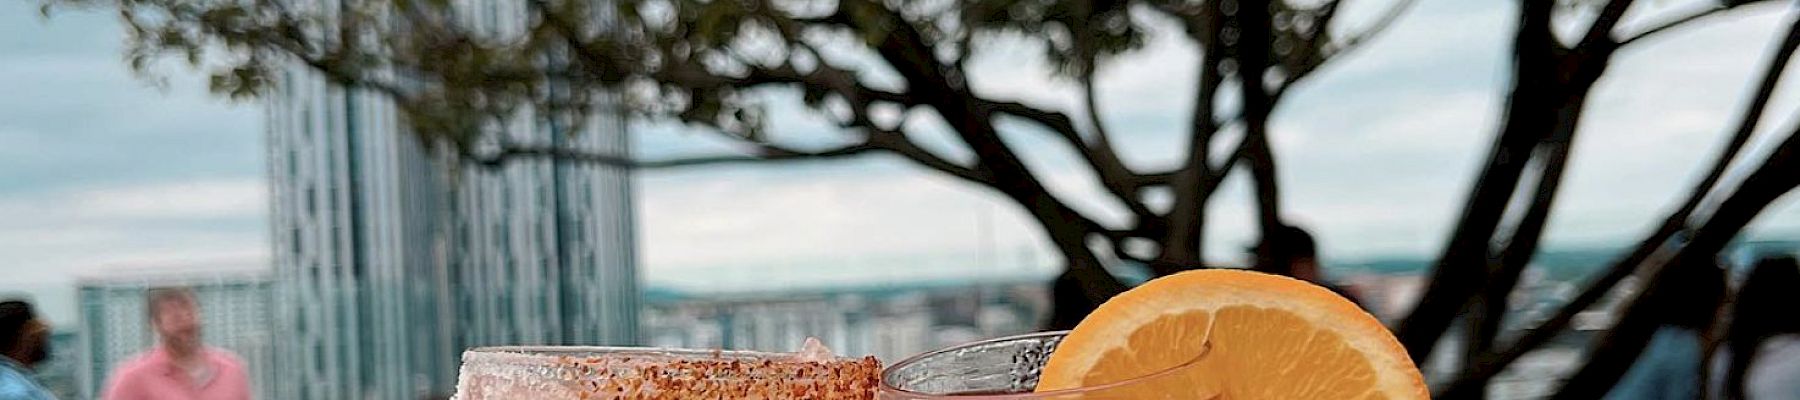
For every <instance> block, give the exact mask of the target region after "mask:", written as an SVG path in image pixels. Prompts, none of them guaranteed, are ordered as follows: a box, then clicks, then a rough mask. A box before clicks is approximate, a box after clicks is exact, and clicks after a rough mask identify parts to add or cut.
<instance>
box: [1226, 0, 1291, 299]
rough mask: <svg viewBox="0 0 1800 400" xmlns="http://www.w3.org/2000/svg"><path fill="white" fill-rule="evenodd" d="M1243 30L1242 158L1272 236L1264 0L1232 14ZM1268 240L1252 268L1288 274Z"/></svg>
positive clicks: (1276, 202) (1273, 188)
mask: <svg viewBox="0 0 1800 400" xmlns="http://www.w3.org/2000/svg"><path fill="white" fill-rule="evenodd" d="M1236 21H1237V23H1238V24H1237V25H1238V30H1239V31H1241V32H1243V35H1242V36H1243V39H1239V40H1238V43H1239V47H1238V49H1237V58H1238V65H1239V66H1240V67H1242V71H1239V73H1238V88H1239V89H1240V90H1242V92H1243V99H1244V140H1246V141H1247V142H1246V144H1247V146H1249V147H1247V148H1246V150H1247V151H1245V154H1244V161H1249V162H1250V177H1251V181H1252V182H1253V184H1254V186H1255V188H1256V221H1257V227H1258V230H1259V231H1260V232H1262V240H1263V241H1265V242H1266V241H1270V240H1273V239H1274V236H1273V233H1274V232H1276V230H1277V229H1279V228H1281V226H1282V225H1283V224H1282V222H1281V191H1280V187H1279V186H1277V183H1276V175H1275V155H1274V151H1272V150H1271V149H1270V146H1269V112H1270V108H1271V107H1273V106H1274V102H1273V101H1272V100H1271V99H1270V97H1269V90H1268V87H1267V86H1265V85H1264V83H1263V80H1264V78H1265V77H1266V76H1268V75H1269V68H1270V63H1269V42H1270V41H1271V39H1272V37H1273V30H1272V28H1271V26H1270V23H1271V21H1270V15H1269V2H1268V1H1245V2H1244V6H1243V7H1239V10H1238V15H1237V18H1236ZM1277 247H1278V246H1275V245H1274V244H1273V243H1262V245H1260V246H1257V254H1256V255H1257V257H1256V258H1257V260H1258V262H1257V265H1256V268H1257V269H1259V270H1263V271H1265V272H1273V273H1282V274H1291V273H1292V271H1287V270H1286V269H1287V267H1288V266H1289V263H1288V262H1287V261H1288V260H1274V259H1273V258H1274V257H1273V254H1271V253H1270V252H1271V251H1272V250H1274V249H1275V248H1277Z"/></svg>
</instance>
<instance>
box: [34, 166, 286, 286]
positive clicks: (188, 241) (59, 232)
mask: <svg viewBox="0 0 1800 400" xmlns="http://www.w3.org/2000/svg"><path fill="white" fill-rule="evenodd" d="M264 193H265V191H264V190H263V183H262V182H260V181H257V180H216V181H191V182H172V183H163V184H144V185H137V186H123V187H108V186H94V187H82V188H73V189H64V190H53V191H47V192H38V193H24V194H14V195H11V197H9V198H5V199H0V220H4V221H7V223H6V224H5V225H0V254H7V255H8V258H9V260H10V262H12V263H14V264H13V265H16V266H18V267H20V268H19V269H18V270H17V271H13V272H9V279H15V280H18V281H21V282H33V281H47V282H66V281H67V280H68V279H70V278H72V277H74V276H76V275H80V274H81V273H83V271H89V272H91V271H101V270H106V269H107V268H112V267H116V266H132V265H144V264H146V263H147V264H159V263H162V264H168V263H178V262H183V261H184V260H190V261H191V260H208V259H253V260H263V259H266V256H267V252H268V250H267V248H268V243H267V239H266V236H265V234H264V231H265V228H264V225H263V224H264V222H263V221H264V220H265V219H266V218H267V217H266V212H265V211H264V209H265V205H266V201H264V198H265V194H264ZM246 264H247V265H246V266H248V267H266V262H264V263H261V265H258V263H257V262H248V263H246Z"/></svg>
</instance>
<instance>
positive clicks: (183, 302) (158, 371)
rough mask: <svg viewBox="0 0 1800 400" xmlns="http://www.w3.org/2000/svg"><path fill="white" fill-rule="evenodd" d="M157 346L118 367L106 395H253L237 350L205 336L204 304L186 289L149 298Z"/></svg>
mask: <svg viewBox="0 0 1800 400" xmlns="http://www.w3.org/2000/svg"><path fill="white" fill-rule="evenodd" d="M145 303H147V305H148V307H147V308H148V309H149V312H150V315H149V316H150V325H151V326H152V327H154V328H155V329H156V338H157V346H156V348H154V349H151V350H150V351H149V352H146V353H144V354H140V355H138V356H137V357H133V358H132V359H131V360H128V361H125V362H124V363H121V364H119V366H118V368H114V369H113V373H112V378H110V379H111V382H110V383H108V384H107V385H106V392H105V394H104V395H102V396H101V399H103V400H248V399H249V398H250V378H249V375H247V374H245V372H244V363H243V362H241V361H238V357H237V355H235V354H231V352H229V351H225V350H223V349H215V348H210V347H206V344H205V343H202V342H201V341H200V313H199V307H200V305H199V304H198V303H197V302H196V301H195V300H194V292H193V291H191V290H188V289H186V288H161V289H152V290H150V294H149V296H148V297H147V298H146V299H145Z"/></svg>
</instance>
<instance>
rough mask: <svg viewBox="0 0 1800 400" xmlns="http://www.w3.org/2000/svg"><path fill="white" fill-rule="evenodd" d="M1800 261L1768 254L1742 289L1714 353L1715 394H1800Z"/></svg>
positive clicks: (1758, 397) (1736, 399) (1760, 399)
mask: <svg viewBox="0 0 1800 400" xmlns="http://www.w3.org/2000/svg"><path fill="white" fill-rule="evenodd" d="M1796 307H1800V262H1796V261H1795V260H1794V258H1793V257H1769V258H1764V259H1762V260H1760V261H1758V262H1757V263H1756V265H1755V266H1754V267H1753V268H1752V269H1751V270H1750V275H1749V276H1748V277H1746V278H1745V279H1744V284H1743V287H1742V288H1741V289H1739V290H1738V294H1737V302H1736V304H1733V306H1732V311H1731V326H1730V328H1729V329H1728V330H1727V331H1726V333H1725V342H1724V343H1723V344H1721V345H1720V348H1719V350H1718V352H1717V354H1714V357H1713V367H1712V374H1711V380H1712V387H1713V398H1715V399H1726V400H1746V399H1747V400H1779V399H1800V314H1797V313H1796V311H1795V308H1796Z"/></svg>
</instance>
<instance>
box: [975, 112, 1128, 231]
mask: <svg viewBox="0 0 1800 400" xmlns="http://www.w3.org/2000/svg"><path fill="white" fill-rule="evenodd" d="M1088 90H1089V91H1088V94H1089V95H1090V96H1091V95H1092V91H1091V90H1092V89H1091V87H1090V89H1088ZM977 101H978V103H979V104H981V105H982V106H983V107H986V108H987V109H989V110H992V111H993V112H995V113H998V114H1003V115H1010V116H1013V117H1018V118H1020V119H1024V120H1026V121H1031V122H1032V123H1035V124H1037V125H1038V126H1042V127H1044V128H1045V129H1049V130H1050V131H1051V132H1052V133H1055V134H1056V137H1058V138H1060V139H1062V141H1063V142H1065V143H1067V144H1068V145H1069V146H1072V147H1074V148H1075V152H1076V154H1079V155H1081V158H1082V161H1084V162H1086V163H1087V164H1088V165H1089V166H1090V167H1093V168H1094V173H1095V175H1098V176H1099V178H1100V183H1101V186H1102V187H1104V188H1106V190H1107V192H1109V193H1112V195H1113V197H1116V198H1118V199H1119V202H1121V203H1123V204H1124V205H1125V208H1126V209H1127V210H1130V211H1131V213H1132V214H1133V215H1136V216H1137V217H1138V218H1152V217H1154V216H1155V214H1154V213H1152V212H1150V208H1149V207H1148V206H1146V205H1145V204H1144V202H1143V201H1141V200H1139V199H1138V197H1137V195H1136V193H1137V189H1138V188H1139V187H1141V186H1142V185H1141V183H1142V182H1144V180H1143V179H1142V177H1141V176H1139V175H1138V174H1137V173H1135V172H1132V171H1131V170H1130V169H1128V168H1126V167H1125V164H1124V163H1123V162H1121V161H1120V160H1119V157H1118V155H1117V154H1115V153H1113V151H1112V149H1111V148H1112V146H1111V144H1110V143H1108V142H1107V141H1106V139H1105V136H1106V133H1105V131H1103V130H1098V129H1104V128H1099V127H1100V120H1099V117H1098V116H1091V115H1090V120H1089V121H1090V123H1092V124H1093V125H1094V126H1095V127H1096V129H1097V130H1096V131H1095V133H1096V135H1095V136H1096V139H1095V140H1094V141H1093V142H1092V143H1090V142H1089V141H1088V140H1085V139H1082V137H1081V132H1080V130H1079V129H1077V128H1076V127H1075V122H1074V120H1073V119H1071V118H1069V116H1068V115H1067V114H1063V113H1061V112H1056V111H1050V110H1045V109H1041V108H1037V107H1032V106H1029V105H1026V104H1024V103H1020V102H1015V101H994V100H982V99H977ZM1089 107H1090V108H1089V110H1090V111H1089V113H1090V114H1092V113H1094V111H1092V110H1093V108H1092V107H1093V102H1092V98H1091V97H1090V98H1089Z"/></svg>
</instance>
